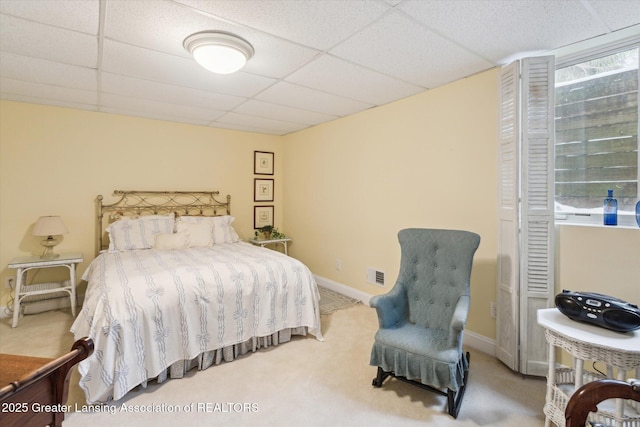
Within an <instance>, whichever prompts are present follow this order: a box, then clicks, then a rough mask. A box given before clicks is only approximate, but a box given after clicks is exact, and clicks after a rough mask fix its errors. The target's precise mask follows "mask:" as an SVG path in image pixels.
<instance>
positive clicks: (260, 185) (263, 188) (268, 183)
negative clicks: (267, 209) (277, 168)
mask: <svg viewBox="0 0 640 427" xmlns="http://www.w3.org/2000/svg"><path fill="white" fill-rule="evenodd" d="M253 181H254V189H253V201H254V202H273V180H272V179H261V178H255V179H254V180H253Z"/></svg>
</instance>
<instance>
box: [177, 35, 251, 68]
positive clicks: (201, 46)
mask: <svg viewBox="0 0 640 427" xmlns="http://www.w3.org/2000/svg"><path fill="white" fill-rule="evenodd" d="M183 45H184V48H185V49H187V51H188V52H189V53H190V54H192V55H193V58H194V59H195V60H196V62H197V63H198V64H200V65H202V66H203V67H204V68H206V69H207V70H209V71H212V72H214V73H218V74H230V73H234V72H236V71H238V70H239V69H241V68H242V67H244V64H246V63H247V61H248V60H249V59H250V58H251V57H252V56H253V53H254V50H253V46H251V44H249V42H248V41H246V40H244V39H242V38H240V37H238V36H236V35H235V34H231V33H226V32H223V31H202V32H200V33H195V34H191V35H190V36H189V37H187V38H186V39H184V43H183Z"/></svg>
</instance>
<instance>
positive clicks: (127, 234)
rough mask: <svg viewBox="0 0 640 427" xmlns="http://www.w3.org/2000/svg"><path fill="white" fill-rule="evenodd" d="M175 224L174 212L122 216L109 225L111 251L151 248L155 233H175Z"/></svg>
mask: <svg viewBox="0 0 640 427" xmlns="http://www.w3.org/2000/svg"><path fill="white" fill-rule="evenodd" d="M174 224H175V220H174V214H171V215H148V216H142V217H140V218H136V219H127V218H122V219H120V220H118V221H116V222H114V223H113V224H110V225H109V226H108V227H107V233H109V252H117V251H131V250H136V249H150V248H151V246H153V244H154V243H155V235H156V234H171V233H173V228H174Z"/></svg>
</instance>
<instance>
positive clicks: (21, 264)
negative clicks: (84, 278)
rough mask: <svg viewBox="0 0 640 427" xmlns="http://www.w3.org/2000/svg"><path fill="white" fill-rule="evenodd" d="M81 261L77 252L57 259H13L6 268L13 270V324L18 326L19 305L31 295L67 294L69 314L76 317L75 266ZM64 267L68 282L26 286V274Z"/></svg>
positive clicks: (31, 257)
mask: <svg viewBox="0 0 640 427" xmlns="http://www.w3.org/2000/svg"><path fill="white" fill-rule="evenodd" d="M82 261H83V259H82V254H81V253H79V252H75V253H66V254H60V256H59V257H58V258H54V259H43V258H40V257H38V256H28V257H20V258H15V259H13V260H12V261H11V262H10V263H9V265H8V267H9V268H15V269H16V270H17V271H16V289H15V297H14V301H13V324H12V327H14V328H15V327H16V326H18V318H19V316H20V303H21V302H22V300H23V299H24V298H25V297H28V296H32V295H46V294H53V293H59V292H67V293H68V294H69V297H70V298H71V313H72V314H73V316H74V317H75V315H76V266H77V265H78V264H79V263H81V262H82ZM54 267H66V268H68V269H69V280H68V281H64V282H60V283H47V284H32V285H26V283H25V282H26V278H27V272H28V271H29V270H34V269H41V268H54Z"/></svg>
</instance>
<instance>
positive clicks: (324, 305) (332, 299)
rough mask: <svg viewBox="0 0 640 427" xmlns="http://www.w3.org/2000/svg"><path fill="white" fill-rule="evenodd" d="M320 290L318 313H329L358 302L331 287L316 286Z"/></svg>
mask: <svg viewBox="0 0 640 427" xmlns="http://www.w3.org/2000/svg"><path fill="white" fill-rule="evenodd" d="M318 290H319V291H320V314H321V315H323V314H331V313H333V312H334V311H338V310H342V309H345V308H348V307H352V306H354V305H356V304H359V303H360V301H358V300H356V299H353V298H349V297H347V296H344V295H342V294H339V293H338V292H334V291H332V290H331V289H327V288H323V287H322V286H318Z"/></svg>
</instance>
